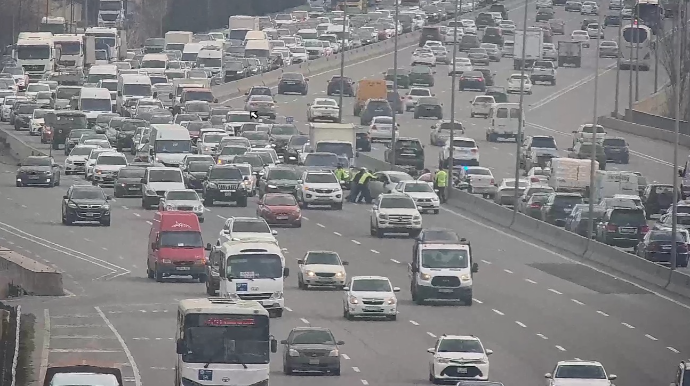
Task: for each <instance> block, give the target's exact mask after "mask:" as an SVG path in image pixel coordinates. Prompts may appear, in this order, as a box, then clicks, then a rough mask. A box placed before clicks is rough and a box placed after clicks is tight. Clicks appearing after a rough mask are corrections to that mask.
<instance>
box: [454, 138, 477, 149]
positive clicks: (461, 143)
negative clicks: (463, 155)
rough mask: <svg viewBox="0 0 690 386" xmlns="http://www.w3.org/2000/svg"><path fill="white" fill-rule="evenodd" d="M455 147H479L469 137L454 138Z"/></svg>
mask: <svg viewBox="0 0 690 386" xmlns="http://www.w3.org/2000/svg"><path fill="white" fill-rule="evenodd" d="M453 147H465V148H470V149H472V148H475V147H477V144H476V143H475V142H474V141H472V140H469V139H454V140H453Z"/></svg>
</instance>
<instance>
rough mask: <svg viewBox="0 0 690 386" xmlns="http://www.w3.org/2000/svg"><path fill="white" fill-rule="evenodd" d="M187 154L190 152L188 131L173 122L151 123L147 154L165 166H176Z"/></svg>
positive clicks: (190, 143) (190, 142) (190, 145)
mask: <svg viewBox="0 0 690 386" xmlns="http://www.w3.org/2000/svg"><path fill="white" fill-rule="evenodd" d="M187 154H192V140H191V138H190V137H189V131H187V129H185V128H184V127H183V126H180V125H175V124H163V125H158V124H154V125H151V132H150V133H149V156H150V158H151V159H152V160H155V161H156V162H160V163H162V164H163V165H165V166H169V167H178V166H180V164H181V163H182V159H184V157H185V156H186V155H187Z"/></svg>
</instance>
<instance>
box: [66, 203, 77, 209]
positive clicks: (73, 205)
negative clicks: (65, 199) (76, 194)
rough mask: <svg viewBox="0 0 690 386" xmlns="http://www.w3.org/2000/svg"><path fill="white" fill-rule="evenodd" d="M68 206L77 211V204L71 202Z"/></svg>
mask: <svg viewBox="0 0 690 386" xmlns="http://www.w3.org/2000/svg"><path fill="white" fill-rule="evenodd" d="M67 206H69V207H70V208H72V209H75V208H76V207H77V204H75V203H73V202H70V203H69V204H67Z"/></svg>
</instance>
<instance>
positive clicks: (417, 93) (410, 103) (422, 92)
mask: <svg viewBox="0 0 690 386" xmlns="http://www.w3.org/2000/svg"><path fill="white" fill-rule="evenodd" d="M432 96H434V94H433V93H432V92H431V90H429V89H428V88H424V87H412V88H410V91H408V92H407V95H405V111H412V110H414V107H415V105H416V104H417V102H418V101H419V98H429V97H432Z"/></svg>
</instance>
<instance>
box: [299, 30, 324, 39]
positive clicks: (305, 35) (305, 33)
mask: <svg viewBox="0 0 690 386" xmlns="http://www.w3.org/2000/svg"><path fill="white" fill-rule="evenodd" d="M297 36H299V37H301V38H302V40H307V39H314V40H316V39H318V38H319V31H317V30H315V29H311V28H307V29H301V30H299V31H297Z"/></svg>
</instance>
